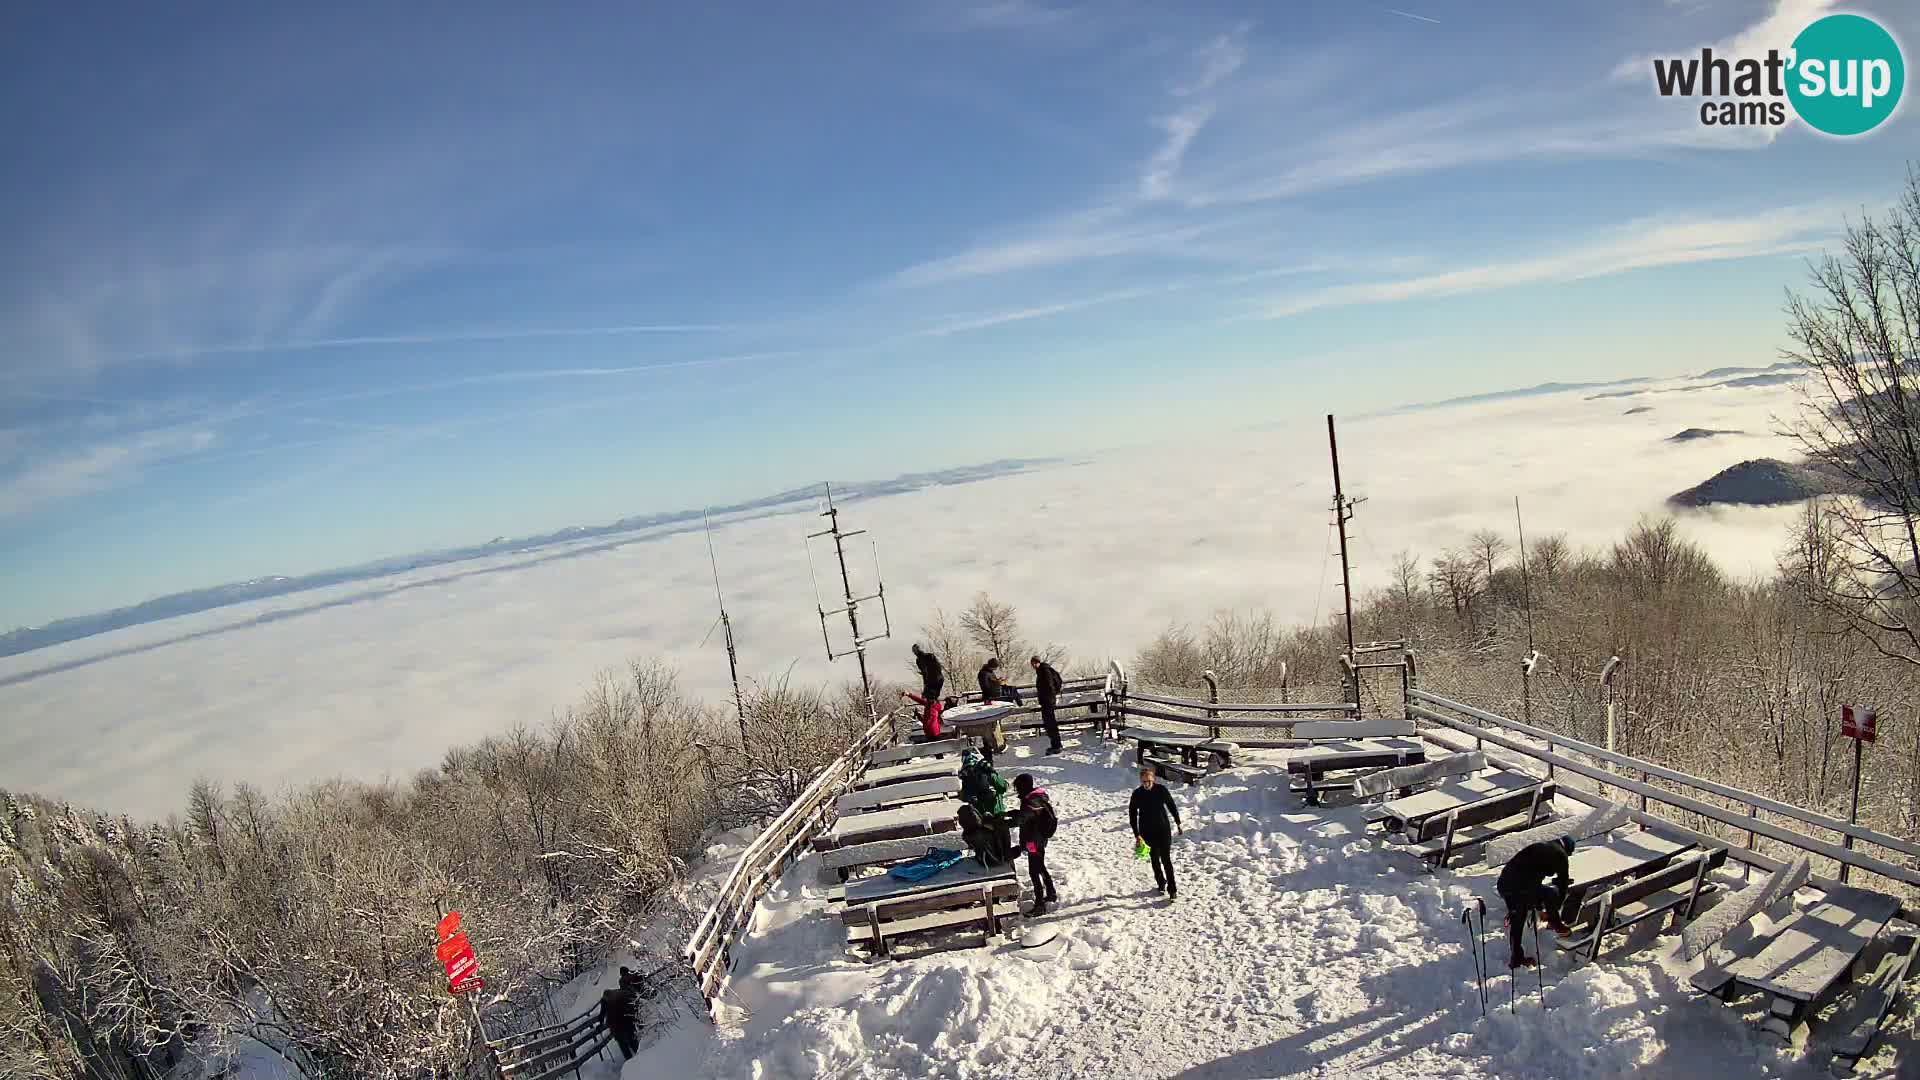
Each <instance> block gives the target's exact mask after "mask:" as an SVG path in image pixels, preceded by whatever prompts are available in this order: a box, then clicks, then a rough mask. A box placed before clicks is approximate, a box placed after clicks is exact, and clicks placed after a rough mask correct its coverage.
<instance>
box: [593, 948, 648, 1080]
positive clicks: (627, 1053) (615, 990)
mask: <svg viewBox="0 0 1920 1080" xmlns="http://www.w3.org/2000/svg"><path fill="white" fill-rule="evenodd" d="M638 980H639V976H638V975H636V974H635V973H634V972H632V971H629V970H627V969H626V968H621V969H620V985H619V986H615V987H611V988H609V989H607V990H605V991H603V992H602V993H601V995H600V1022H601V1023H603V1024H605V1025H606V1026H607V1030H608V1031H611V1032H612V1033H613V1041H614V1042H617V1043H619V1044H620V1056H621V1057H622V1058H623V1059H626V1060H631V1059H632V1058H633V1055H634V1054H636V1053H638V1052H639V1051H640V1030H639V1014H640V995H639V992H638Z"/></svg>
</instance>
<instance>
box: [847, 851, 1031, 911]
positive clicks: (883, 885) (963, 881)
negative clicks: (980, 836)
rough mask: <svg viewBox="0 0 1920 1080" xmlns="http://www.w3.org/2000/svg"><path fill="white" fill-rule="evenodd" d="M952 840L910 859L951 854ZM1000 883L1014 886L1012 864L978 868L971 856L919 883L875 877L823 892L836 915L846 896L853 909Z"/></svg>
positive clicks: (1014, 879) (887, 877)
mask: <svg viewBox="0 0 1920 1080" xmlns="http://www.w3.org/2000/svg"><path fill="white" fill-rule="evenodd" d="M956 839H957V838H954V837H949V838H947V842H946V843H944V844H943V843H936V842H932V841H922V842H921V843H920V847H919V849H918V850H917V851H914V852H913V853H912V858H913V859H919V858H922V857H924V856H925V855H926V854H927V849H929V848H935V847H946V848H948V849H949V850H952V849H954V848H956V847H958V845H957V844H956V843H955V842H954V841H955V840H956ZM909 861H911V860H909ZM1001 881H1012V882H1014V883H1015V884H1018V876H1017V875H1016V874H1015V873H1014V866H1013V864H1012V863H1003V864H1001V865H1000V866H993V867H988V866H982V865H980V861H979V860H978V859H975V858H974V857H973V856H972V855H965V856H963V857H962V858H961V860H960V861H959V862H957V863H955V864H953V865H952V866H949V867H947V868H946V869H945V870H942V871H940V872H939V873H937V874H935V875H933V876H932V877H930V878H924V879H922V880H920V881H903V880H901V879H900V878H897V877H894V876H893V875H892V874H876V875H874V876H873V877H868V878H862V879H861V880H859V881H856V882H854V883H852V884H851V885H846V884H843V885H838V886H835V887H834V888H831V889H828V890H827V907H828V908H829V909H832V910H836V911H837V910H838V909H839V908H840V907H841V906H842V905H844V904H846V903H847V897H848V896H852V897H853V904H854V906H855V907H859V906H860V905H862V904H871V903H874V902H876V901H880V900H898V899H901V898H902V897H906V896H912V895H915V894H918V893H930V892H939V891H941V890H943V889H953V888H958V887H959V886H962V885H984V884H990V883H998V882H1001Z"/></svg>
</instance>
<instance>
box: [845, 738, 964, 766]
mask: <svg viewBox="0 0 1920 1080" xmlns="http://www.w3.org/2000/svg"><path fill="white" fill-rule="evenodd" d="M966 748H967V740H965V739H941V740H939V741H937V742H923V743H908V744H906V745H905V746H890V747H888V748H887V749H885V750H875V751H874V752H873V753H871V754H868V755H867V767H868V768H874V767H876V766H881V765H898V764H900V763H901V762H903V761H918V760H920V759H922V758H937V757H944V756H946V755H948V754H958V753H959V752H960V751H962V750H965V749H966Z"/></svg>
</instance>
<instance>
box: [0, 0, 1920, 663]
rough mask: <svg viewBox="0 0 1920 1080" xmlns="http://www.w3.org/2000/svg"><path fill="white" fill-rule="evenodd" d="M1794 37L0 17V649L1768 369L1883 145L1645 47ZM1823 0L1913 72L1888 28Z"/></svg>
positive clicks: (1410, 10)
mask: <svg viewBox="0 0 1920 1080" xmlns="http://www.w3.org/2000/svg"><path fill="white" fill-rule="evenodd" d="M1832 9H1833V8H1832V5H1829V4H1826V3H1823V2H1821V0H1784V2H1781V3H1775V2H1772V0H1767V2H1755V3H1741V2H1735V0H1699V2H1677V3H1676V2H1666V0H1635V2H1623V3H1598V2H1592V3H1585V4H1576V5H1566V4H1555V5H1540V4H1532V3H1522V2H1509V3H1485V2H1472V3H1470V2H1467V0H1431V2H1424V3H1418V4H1412V3H1410V4H1409V5H1408V6H1404V7H1398V8H1397V9H1392V8H1386V7H1373V6H1369V5H1357V4H1349V3H1344V2H1332V0H1328V2H1321V3H1302V4H1289V5H1232V4H1215V3H1196V4H1187V5H1180V6H1179V10H1178V12H1175V11H1174V10H1173V9H1172V7H1171V6H1169V5H1150V4H1132V3H1125V2H1116V3H1101V4H1081V5H1078V6H1069V5H1066V4H1052V5H1049V4H1043V3H1040V2H1038V0H998V2H986V3H932V2H925V3H915V2H902V3H885V4H882V3H874V4H835V5H779V6H768V7H765V8H752V9H749V8H748V7H746V6H744V5H740V6H728V5H693V4H682V5H647V6H645V8H644V9H643V8H642V7H640V6H635V5H623V4H605V5H593V4H577V5H565V6H564V8H563V9H562V8H551V7H538V6H529V5H524V4H486V3H463V4H409V5H357V4H334V5H310V6H309V7H308V9H307V10H304V11H299V12H294V11H291V10H290V9H288V8H286V6H285V5H233V6H224V5H213V4H208V5H193V6H191V7H190V8H178V7H157V6H154V5H125V6H124V7H123V8H121V9H120V10H118V11H110V10H107V9H93V10H90V11H78V10H74V9H72V8H70V7H69V8H59V7H57V6H56V7H49V6H45V5H35V6H31V7H29V8H23V9H20V10H15V11H11V12H9V13H8V14H7V15H6V16H5V18H6V21H7V23H8V25H7V32H6V33H5V34H4V35H3V38H4V43H0V93H3V94H4V96H5V98H6V100H7V101H9V102H10V103H13V104H14V107H13V108H11V109H9V110H8V111H7V112H6V114H5V115H4V117H0V129H3V130H4V135H5V139H6V144H7V145H8V146H9V148H10V152H9V155H8V157H9V167H8V168H7V169H6V170H5V171H4V172H0V227H3V228H4V231H5V234H6V235H7V236H8V237H9V243H7V244H6V245H4V246H3V247H0V627H6V626H13V625H19V624H27V623H38V622H43V621H46V620H48V619H51V618H54V617H58V616H61V615H68V614H75V613H79V612H82V611H88V610H95V609H99V608H103V607H108V606H115V605H118V604H122V603H128V602H133V601H137V600H140V599H143V598H146V597H149V596H153V595H156V594H159V593H163V592H168V591H174V590H178V589H182V588H190V587H195V586H200V585H208V584H213V583H217V582H221V581H228V580H235V579H239V578H245V577H249V576H255V575H261V574H269V573H298V572H303V571H307V570H312V569H318V568H321V567H326V566H332V565H340V564H346V563H351V562H356V561H360V560H364V559H367V558H371V557H376V556H380V555H386V554H394V553H399V552H404V551H409V550H418V549H422V548H429V547H436V546H444V545H450V544H459V543H468V542H475V541H482V540H485V539H488V538H489V537H492V536H495V535H500V534H525V533H529V532H534V531H540V530H545V529H548V528H553V527H557V526H561V525H566V524H569V523H574V522H588V521H600V520H608V519H611V518H615V517H619V516H623V515H626V514H631V513H638V512H643V511H648V510H658V509H670V508H680V507H688V506H697V505H701V504H703V503H708V502H720V501H725V500H729V499H733V498H738V497H745V496H752V495H758V494H764V493H767V492H770V491H773V490H777V489H781V488H786V487H791V486H794V485H797V484H801V483H806V482H810V481H814V480H818V479H821V478H824V477H837V478H849V479H852V478H868V477H882V476H890V475H893V474H895V473H899V472H903V471H909V470H915V469H922V468H929V467H939V466H943V465H950V464H958V463H964V462H971V461H980V460H986V459H989V458H995V457H1003V456H1029V455H1042V454H1054V453H1063V452H1072V451H1076V450H1087V449H1094V448H1098V447H1100V446H1105V445H1112V444H1116V443H1132V442H1139V441H1142V440H1149V439H1156V438H1163V437H1169V438H1179V437H1186V436H1192V435H1203V434H1204V433H1206V432H1208V431H1212V430H1219V429H1221V428H1223V427H1234V426H1241V425H1247V424H1255V423H1268V422H1273V421H1275V420H1284V419H1287V418H1289V417H1299V418H1300V419H1301V420H1302V422H1303V423H1310V422H1313V421H1314V419H1315V418H1316V417H1317V416H1318V415H1319V414H1321V413H1324V412H1328V411H1333V412H1341V411H1353V410H1361V409H1369V408H1377V407H1380V406H1385V405H1392V404H1396V403H1400V402H1407V401H1416V400H1422V399H1429V398H1436V397H1447V396H1455V395H1458V394H1466V393H1475V392H1481V391H1486V390H1493V389H1502V388H1507V387H1511V386H1516V385H1522V384H1529V383H1533V382H1541V381H1547V380H1556V379H1568V380H1570V379H1597V378H1604V377H1610V376H1616V375H1635V374H1666V373H1677V372H1684V371H1695V370H1702V369H1705V368H1709V367H1714V366H1721V365H1726V364H1765V363H1771V362H1773V361H1774V360H1775V359H1777V357H1776V351H1777V349H1778V348H1779V347H1780V345H1781V344H1782V342H1783V338H1782V334H1781V328H1782V317H1781V314H1780V307H1781V302H1782V296H1783V290H1784V289H1785V288H1786V287H1788V286H1798V285H1800V284H1801V283H1802V281H1803V280H1804V276H1805V275H1804V268H1803V264H1804V260H1805V258H1806V257H1807V255H1808V254H1809V253H1812V252H1815V251H1817V250H1818V249H1819V248H1820V247H1821V246H1822V245H1824V244H1830V243H1831V241H1832V240H1833V238H1834V236H1835V234H1836V233H1837V231H1838V229H1839V228H1840V226H1841V224H1842V222H1843V220H1844V218H1845V216H1846V215H1848V214H1856V215H1857V214H1858V213H1859V211H1860V210H1861V208H1862V207H1877V206H1879V205H1881V204H1884V203H1885V202H1886V201H1887V200H1889V199H1890V198H1891V197H1892V196H1893V195H1894V193H1895V191H1896V189H1897V187H1898V185H1899V183H1900V181H1901V178H1902V175H1903V170H1904V168H1905V165H1906V162H1905V159H1904V157H1903V155H1902V151H1901V148H1902V147H1911V146H1913V145H1916V143H1915V127H1916V121H1915V120H1914V115H1915V111H1914V110H1913V109H1912V108H1911V107H1910V105H1909V106H1903V107H1902V109H1901V111H1900V113H1899V114H1897V115H1896V116H1895V118H1894V119H1893V120H1892V121H1891V122H1889V124H1887V125H1883V126H1882V128H1881V129H1879V130H1878V131H1876V132H1875V133H1873V134H1872V135H1870V136H1868V137H1866V138H1863V139H1856V140H1849V141H1842V140H1834V139H1829V138H1825V137H1822V136H1818V135H1816V134H1813V133H1810V132H1808V131H1807V130H1806V129H1805V128H1804V127H1802V126H1798V125H1793V126H1789V127H1788V128H1786V129H1785V130H1781V131H1773V132H1767V133H1765V134H1756V133H1754V132H1726V131H1716V130H1714V129H1709V128H1703V127H1702V126H1701V125H1700V124H1699V123H1698V120H1697V116H1696V112H1695V109H1694V106H1692V105H1689V104H1687V103H1684V102H1675V101H1663V100H1661V99H1659V98H1658V97H1657V96H1656V95H1655V94H1654V93H1653V91H1652V88H1651V74H1650V67H1649V66H1648V65H1647V64H1646V63H1645V62H1644V58H1645V57H1647V56H1649V55H1653V54H1661V55H1684V54H1686V53H1688V52H1695V51H1697V50H1698V49H1699V47H1700V46H1702V45H1707V44H1720V45H1722V46H1725V47H1727V48H1736V47H1743V46H1753V45H1755V44H1756V43H1758V44H1759V46H1760V47H1764V46H1765V45H1766V44H1776V43H1777V44H1778V45H1779V46H1780V47H1782V48H1784V47H1785V46H1786V45H1787V44H1788V43H1789V42H1790V40H1791V37H1792V35H1793V34H1794V33H1796V32H1797V31H1798V29H1799V28H1800V27H1801V26H1802V25H1804V24H1805V23H1806V22H1807V21H1809V20H1810V19H1811V18H1812V17H1814V16H1816V15H1818V14H1821V13H1824V12H1825V11H1827V10H1832ZM1845 10H1853V11H1859V12H1862V13H1866V14H1870V15H1874V16H1875V17H1877V18H1879V19H1880V20H1881V21H1882V22H1883V24H1885V25H1887V26H1888V27H1889V28H1891V29H1892V30H1893V31H1894V33H1895V34H1896V35H1897V36H1900V37H1901V38H1902V40H1903V41H1909V40H1920V34H1916V33H1914V31H1915V29H1916V27H1917V26H1920V20H1916V18H1915V16H1914V13H1913V11H1912V9H1911V6H1910V5H1908V6H1907V7H1905V8H1896V7H1895V6H1894V5H1890V4H1864V5H1853V6H1851V7H1848V8H1846V9H1845ZM1908 51H1909V54H1911V52H1912V50H1911V48H1909V50H1908ZM1276 467H1280V468H1286V467H1291V466H1289V465H1288V464H1287V463H1276ZM1312 467H1313V468H1315V469H1318V468H1319V465H1318V463H1317V462H1316V463H1314V465H1313V466H1312Z"/></svg>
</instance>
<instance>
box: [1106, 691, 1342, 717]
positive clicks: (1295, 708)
mask: <svg viewBox="0 0 1920 1080" xmlns="http://www.w3.org/2000/svg"><path fill="white" fill-rule="evenodd" d="M1127 700H1129V701H1145V702H1148V703H1150V704H1153V705H1171V706H1173V707H1174V708H1176V709H1198V710H1199V711H1201V712H1203V713H1204V712H1206V711H1208V710H1213V711H1214V712H1242V713H1246V712H1258V713H1268V712H1272V713H1293V712H1344V713H1355V712H1359V711H1360V706H1358V705H1355V704H1354V703H1353V702H1351V701H1288V702H1270V703H1268V704H1264V705H1262V704H1257V703H1256V704H1248V703H1234V702H1220V703H1215V702H1211V701H1189V700H1187V699H1186V698H1177V697H1162V696H1160V695H1159V694H1128V695H1127ZM1196 719H1202V720H1204V719H1205V717H1196Z"/></svg>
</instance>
